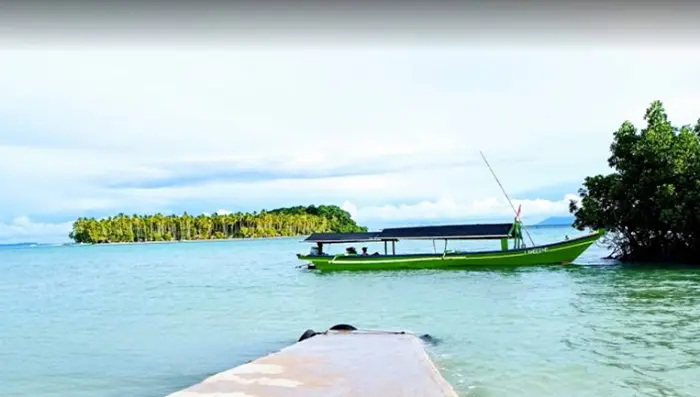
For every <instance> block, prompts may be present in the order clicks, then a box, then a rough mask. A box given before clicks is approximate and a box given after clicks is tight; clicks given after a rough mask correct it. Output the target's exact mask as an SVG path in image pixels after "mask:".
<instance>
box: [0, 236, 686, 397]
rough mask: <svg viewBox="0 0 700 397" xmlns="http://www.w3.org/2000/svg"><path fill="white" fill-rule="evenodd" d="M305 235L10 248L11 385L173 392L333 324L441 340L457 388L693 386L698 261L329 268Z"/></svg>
mask: <svg viewBox="0 0 700 397" xmlns="http://www.w3.org/2000/svg"><path fill="white" fill-rule="evenodd" d="M554 230H555V231H556V229H554ZM550 232H551V231H549V232H547V231H542V230H538V231H535V230H533V231H532V233H533V238H535V239H536V240H537V241H539V240H541V239H542V238H541V236H538V235H536V234H535V233H540V234H542V233H550ZM551 233H554V232H551ZM559 233H561V234H562V235H563V234H569V235H573V234H572V233H571V232H570V231H560V232H559ZM545 237H546V236H545ZM550 237H551V236H550ZM557 238H558V236H553V237H551V238H548V239H549V240H556V239H557ZM303 248H305V247H301V246H300V245H299V244H298V243H297V239H289V240H284V239H279V240H267V241H262V240H261V241H235V242H230V243H192V244H154V245H140V246H111V247H56V248H37V249H32V250H13V251H12V252H0V267H2V269H3V278H1V279H0V319H2V327H0V384H2V385H3V388H4V389H3V393H2V394H3V395H10V396H18V397H23V396H32V397H57V396H66V397H88V396H89V397H111V396H118V395H138V396H144V397H156V396H163V395H165V394H167V393H169V392H171V391H174V390H177V389H179V388H182V387H185V386H187V385H189V384H192V383H194V382H196V381H198V380H201V379H203V378H204V377H206V376H208V375H211V374H213V373H215V372H218V371H221V370H224V369H226V368H229V367H231V366H234V365H237V364H241V363H243V362H246V361H248V360H251V359H254V358H255V357H257V356H260V355H263V354H267V353H269V352H271V351H274V350H277V349H279V348H281V347H283V346H285V345H287V344H290V343H293V342H295V341H296V340H297V338H298V337H299V336H300V335H301V333H302V332H303V331H304V330H306V329H308V328H312V329H316V330H321V329H325V328H327V327H329V326H331V325H333V324H337V323H350V324H354V325H357V326H360V327H364V328H392V329H397V328H400V329H409V330H412V331H415V332H417V333H419V334H424V333H427V334H430V335H431V336H433V337H434V338H437V339H439V341H440V342H439V343H436V344H428V345H427V348H428V351H429V353H430V355H431V356H432V357H434V359H435V361H436V363H437V365H438V366H439V367H440V368H441V370H442V372H443V373H444V375H445V377H446V378H447V379H448V380H449V381H450V382H451V383H452V384H453V385H454V387H455V388H456V389H457V391H458V392H459V393H460V395H462V396H470V397H492V396H493V397H495V396H499V397H500V396H509V397H549V396H551V397H561V396H567V397H572V396H576V397H579V396H580V397H600V396H615V397H626V396H658V397H662V396H677V397H688V396H697V395H698V393H697V390H700V384H698V382H699V381H700V361H699V360H700V359H699V357H700V338H699V337H698V335H700V305H699V303H700V272H698V271H694V270H690V269H685V270H681V269H665V270H659V269H648V268H647V269H644V268H630V267H621V266H609V265H605V266H600V265H599V264H601V263H605V261H601V260H600V259H599V258H600V257H601V256H603V254H602V253H601V252H599V251H595V250H592V251H591V252H587V253H586V254H584V255H583V256H582V258H581V259H580V261H578V262H580V263H586V262H588V263H592V264H595V265H590V266H575V267H574V266H572V267H551V268H546V267H540V268H532V269H512V270H499V271H488V270H480V271H449V272H437V271H425V272H422V271H418V272H395V273H391V272H389V273H387V272H375V273H362V274H354V273H337V274H319V273H316V272H309V271H304V270H302V269H298V268H296V267H295V266H296V265H298V262H297V261H296V260H295V258H294V253H295V252H296V251H298V250H301V249H303ZM431 249H432V246H431Z"/></svg>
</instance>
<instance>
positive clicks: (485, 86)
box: [0, 44, 700, 242]
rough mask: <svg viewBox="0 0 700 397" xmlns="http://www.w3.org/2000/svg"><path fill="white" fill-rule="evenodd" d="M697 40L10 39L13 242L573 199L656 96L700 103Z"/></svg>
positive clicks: (549, 209) (7, 184) (560, 208)
mask: <svg viewBox="0 0 700 397" xmlns="http://www.w3.org/2000/svg"><path fill="white" fill-rule="evenodd" d="M698 70H700V52H698V51H696V50H694V49H692V48H688V49H685V50H684V49H674V50H659V49H654V48H653V47H650V48H648V49H639V48H636V49H628V48H627V49H626V48H611V47H606V48H600V49H596V48H595V47H586V48H584V47H574V48H570V49H562V47H557V48H554V47H553V48H551V49H548V48H546V47H542V46H540V47H537V48H533V49H526V48H523V47H519V48H507V47H505V46H501V47H498V48H493V49H487V48H484V47H483V46H481V47H474V46H471V47H470V46H468V45H464V46H458V45H451V46H449V47H448V46H444V47H438V46H433V47H429V46H419V45H416V46H406V45H404V46H401V47H398V46H397V47H390V46H389V45H388V44H387V45H385V46H380V45H376V46H372V47H369V46H368V47H362V46H343V45H336V46H330V45H326V46H324V45H318V46H311V45H306V46H301V45H299V46H293V45H287V46H277V47H276V46H273V45H267V46H261V47H257V48H255V47H251V46H235V45H230V46H223V45H222V46H218V47H216V46H208V47H206V46H203V45H202V46H194V45H190V46H187V45H183V46H181V47H173V46H169V47H157V46H154V47H148V46H139V47H133V48H131V47H129V46H126V45H124V46H116V45H113V46H108V47H103V48H97V47H95V48H91V47H84V46H83V47H80V46H74V47H65V46H64V47H60V48H59V47H58V46H44V47H41V46H35V47H32V48H16V47H12V46H6V47H4V48H2V49H0V87H1V90H0V186H3V194H2V195H0V242H9V241H63V240H66V239H67V233H68V231H69V229H70V221H71V220H72V219H74V218H76V217H78V216H86V215H87V216H105V215H110V214H116V213H119V212H125V213H134V212H139V213H141V212H155V211H162V212H172V211H175V212H178V213H181V212H182V211H184V210H186V211H188V212H190V213H202V212H210V213H211V212H215V211H217V210H224V211H237V210H244V211H248V210H251V211H252V210H259V209H261V208H272V207H279V206H286V205H297V204H303V205H308V204H312V203H314V204H323V203H328V204H337V205H341V206H343V208H345V209H347V210H348V211H350V212H351V213H352V214H353V215H354V216H355V217H356V219H357V220H358V221H360V222H361V223H365V224H367V223H370V224H379V225H381V222H384V221H392V222H394V221H402V220H404V221H406V222H409V223H410V222H416V221H421V222H422V221H426V220H439V219H454V220H459V221H466V220H469V219H475V218H479V219H481V218H494V217H504V216H510V214H512V210H511V209H510V207H509V206H508V204H507V203H506V202H505V201H504V199H503V196H502V194H501V192H500V189H499V188H498V185H497V184H496V183H495V182H494V180H493V178H492V177H491V175H490V173H489V171H488V168H486V166H485V165H484V163H483V162H482V160H481V157H480V155H479V150H483V151H484V153H485V154H486V156H487V158H488V159H489V161H490V163H491V165H492V166H493V168H494V170H495V171H496V172H497V174H498V175H499V177H500V179H501V181H502V182H503V184H504V186H505V187H506V189H507V190H508V192H509V194H510V196H511V197H512V198H513V199H515V200H516V206H517V205H518V203H521V204H522V205H523V218H524V219H525V220H526V221H527V220H532V221H537V220H539V219H542V218H545V217H547V216H551V215H566V214H567V213H568V199H569V198H571V197H572V196H571V195H572V194H575V193H576V189H577V188H578V187H579V186H580V184H581V182H582V181H583V178H584V177H585V176H587V175H592V174H596V173H601V172H607V164H606V159H607V157H608V150H609V144H610V142H611V139H612V133H613V132H614V131H615V130H616V129H617V128H618V127H619V126H620V124H621V123H622V122H623V121H624V120H626V119H630V120H632V121H633V122H635V124H636V125H637V126H640V127H641V126H642V117H643V115H644V110H645V109H646V107H647V106H648V105H649V103H651V102H652V101H653V100H656V99H660V100H662V101H663V102H664V104H665V105H666V108H667V110H668V112H669V114H670V118H671V120H672V121H674V123H676V124H685V123H693V122H695V121H696V120H697V119H698V118H699V117H700V94H698V93H700V74H698Z"/></svg>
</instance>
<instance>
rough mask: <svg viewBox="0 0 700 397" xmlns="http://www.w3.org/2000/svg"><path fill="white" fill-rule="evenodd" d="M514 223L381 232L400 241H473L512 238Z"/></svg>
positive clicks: (382, 234)
mask: <svg viewBox="0 0 700 397" xmlns="http://www.w3.org/2000/svg"><path fill="white" fill-rule="evenodd" d="M512 228H513V223H486V224H468V225H438V226H413V227H393V228H387V229H384V230H382V231H381V233H380V236H381V237H382V238H393V239H398V240H442V239H447V240H472V239H501V238H509V237H512V235H511V230H512Z"/></svg>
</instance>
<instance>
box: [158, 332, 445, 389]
mask: <svg viewBox="0 0 700 397" xmlns="http://www.w3.org/2000/svg"><path fill="white" fill-rule="evenodd" d="M309 336H310V337H309ZM302 338H305V339H303V340H300V341H299V342H297V343H295V344H293V345H291V346H288V347H286V348H284V349H282V350H280V351H278V352H276V353H273V354H270V355H267V356H264V357H261V358H259V359H257V360H254V361H252V362H249V363H246V364H243V365H240V366H238V367H235V368H232V369H230V370H227V371H224V372H221V373H218V374H216V375H213V376H211V377H209V378H207V379H205V380H204V381H202V382H201V383H198V384H196V385H194V386H191V387H189V388H187V389H184V390H181V391H178V392H175V393H173V394H170V395H169V396H168V397H207V396H208V397H214V396H216V397H302V396H303V397H331V396H332V397H341V396H348V397H349V396H353V397H404V396H415V397H457V394H456V393H455V391H454V390H453V389H452V386H450V384H449V383H447V381H446V380H445V379H444V378H443V377H442V375H440V373H439V371H438V370H437V368H436V367H435V365H434V364H433V362H432V361H431V360H430V358H429V357H428V354H427V352H426V351H425V348H424V344H423V341H422V340H421V339H420V338H418V337H417V336H416V335H414V334H412V333H408V332H395V331H362V330H356V329H354V327H352V326H336V327H332V328H331V329H330V330H328V331H325V332H322V333H313V332H310V331H307V332H306V333H304V335H302Z"/></svg>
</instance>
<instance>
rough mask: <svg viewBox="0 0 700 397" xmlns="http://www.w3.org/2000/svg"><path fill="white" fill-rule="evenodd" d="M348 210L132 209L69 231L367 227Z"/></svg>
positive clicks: (100, 237)
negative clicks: (180, 212)
mask: <svg viewBox="0 0 700 397" xmlns="http://www.w3.org/2000/svg"><path fill="white" fill-rule="evenodd" d="M364 231H367V228H366V227H363V226H358V225H357V223H355V221H354V220H353V219H352V217H351V216H350V214H349V213H348V212H347V211H344V210H342V209H340V208H338V207H336V206H333V205H330V206H327V205H322V206H319V207H314V206H309V207H301V206H299V207H291V208H278V209H274V210H272V211H265V210H262V211H260V213H255V212H254V213H252V214H251V213H241V212H238V213H235V214H229V215H217V214H214V215H211V216H207V215H199V216H196V217H193V216H191V215H188V214H187V213H184V214H183V215H182V216H177V215H168V216H165V215H162V214H155V215H133V216H128V215H124V214H119V215H117V216H115V217H109V218H105V219H100V220H97V219H94V218H79V219H78V220H76V221H75V222H74V223H73V230H72V231H71V232H70V234H69V237H70V238H71V239H73V240H74V241H75V242H76V243H95V244H99V243H115V242H143V241H171V240H210V239H226V238H250V237H281V236H300V235H307V234H310V233H318V232H364Z"/></svg>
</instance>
